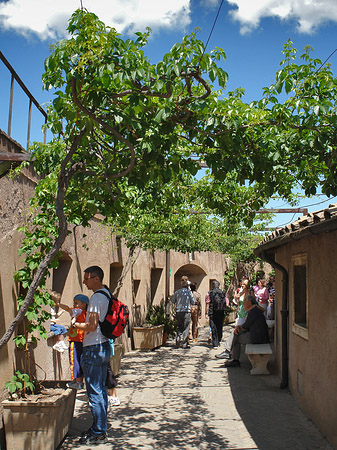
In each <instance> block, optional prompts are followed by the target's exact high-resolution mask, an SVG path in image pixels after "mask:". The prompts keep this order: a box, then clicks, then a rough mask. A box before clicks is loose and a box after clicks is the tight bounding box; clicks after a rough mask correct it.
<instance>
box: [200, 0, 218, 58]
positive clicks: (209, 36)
mask: <svg viewBox="0 0 337 450" xmlns="http://www.w3.org/2000/svg"><path fill="white" fill-rule="evenodd" d="M223 3H224V0H221V3H220V5H219V8H218V11H217V13H216V16H215V19H214V22H213V25H212V28H211V31H210V33H209V35H208V39H207V41H206V44H205V47H204V51H203V52H202V55H201V57H200V60H199V64H198V66H199V65H200V62H201V60H202V57H203V56H204V54H205V52H206V48H207V46H208V44H209V41H210V39H211V37H212V34H213V31H214V28H215V25H216V23H217V21H218V18H219V14H220V11H221V8H222V5H223Z"/></svg>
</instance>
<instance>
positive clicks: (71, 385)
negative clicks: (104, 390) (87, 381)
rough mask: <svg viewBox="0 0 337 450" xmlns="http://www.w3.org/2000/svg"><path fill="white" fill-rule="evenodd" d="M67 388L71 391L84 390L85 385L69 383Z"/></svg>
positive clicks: (75, 382)
mask: <svg viewBox="0 0 337 450" xmlns="http://www.w3.org/2000/svg"><path fill="white" fill-rule="evenodd" d="M66 386H67V387H68V388H70V389H76V390H78V389H83V388H84V385H83V383H81V382H80V381H70V382H69V383H67V384H66Z"/></svg>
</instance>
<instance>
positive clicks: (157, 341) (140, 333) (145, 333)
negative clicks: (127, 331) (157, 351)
mask: <svg viewBox="0 0 337 450" xmlns="http://www.w3.org/2000/svg"><path fill="white" fill-rule="evenodd" d="M174 331H175V324H174V321H173V320H172V319H171V318H170V315H169V314H167V313H166V311H165V307H164V304H163V303H161V304H160V305H152V304H151V305H150V307H149V309H148V311H147V314H146V318H145V324H144V325H143V326H141V327H133V341H134V347H135V348H136V349H149V350H152V349H153V348H156V347H160V346H161V345H163V343H164V341H166V339H167V336H172V335H173V334H174Z"/></svg>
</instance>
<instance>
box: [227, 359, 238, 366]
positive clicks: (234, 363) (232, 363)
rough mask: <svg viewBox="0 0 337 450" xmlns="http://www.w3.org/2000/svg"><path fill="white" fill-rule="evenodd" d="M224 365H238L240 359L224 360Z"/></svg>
mask: <svg viewBox="0 0 337 450" xmlns="http://www.w3.org/2000/svg"><path fill="white" fill-rule="evenodd" d="M225 367H240V361H239V360H238V359H232V360H231V361H227V362H225Z"/></svg>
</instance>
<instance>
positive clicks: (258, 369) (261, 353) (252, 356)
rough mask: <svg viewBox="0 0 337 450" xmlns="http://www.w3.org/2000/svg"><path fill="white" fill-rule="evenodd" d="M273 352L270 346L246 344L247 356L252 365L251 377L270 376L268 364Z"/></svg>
mask: <svg viewBox="0 0 337 450" xmlns="http://www.w3.org/2000/svg"><path fill="white" fill-rule="evenodd" d="M272 353H273V351H272V349H271V345H270V344H246V355H247V356H248V359H249V361H250V363H251V365H252V368H251V370H250V374H251V375H269V370H268V369H267V364H268V361H269V358H270V355H272Z"/></svg>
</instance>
